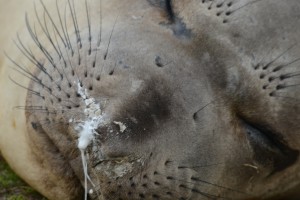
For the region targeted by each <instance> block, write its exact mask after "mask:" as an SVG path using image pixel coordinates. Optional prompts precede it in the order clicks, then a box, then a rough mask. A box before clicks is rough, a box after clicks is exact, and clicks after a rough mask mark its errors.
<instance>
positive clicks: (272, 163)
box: [241, 120, 299, 174]
mask: <svg viewBox="0 0 300 200" xmlns="http://www.w3.org/2000/svg"><path fill="white" fill-rule="evenodd" d="M241 124H242V126H243V128H244V131H245V133H246V137H247V139H248V140H249V142H250V145H251V146H252V149H253V152H254V159H255V160H256V161H257V162H258V163H259V164H261V165H263V166H265V167H271V168H272V172H271V174H272V173H276V172H278V171H282V170H284V169H285V168H287V167H289V166H290V165H292V164H294V163H295V162H296V160H297V158H298V155H299V152H298V151H296V150H294V149H291V148H290V147H289V146H288V145H287V144H286V143H285V142H284V140H283V138H282V137H281V136H280V134H278V133H276V132H275V131H274V130H272V128H270V127H269V126H267V125H262V124H258V123H252V122H249V121H246V120H242V123H241Z"/></svg>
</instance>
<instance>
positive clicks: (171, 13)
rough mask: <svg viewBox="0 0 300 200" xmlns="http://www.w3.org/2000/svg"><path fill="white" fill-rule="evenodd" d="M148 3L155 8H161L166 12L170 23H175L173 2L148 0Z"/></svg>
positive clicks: (170, 0)
mask: <svg viewBox="0 0 300 200" xmlns="http://www.w3.org/2000/svg"><path fill="white" fill-rule="evenodd" d="M148 2H149V3H150V4H151V5H152V6H155V7H159V8H161V9H162V10H164V11H165V13H166V14H167V16H168V19H169V21H170V22H174V20H175V14H174V11H173V5H172V0H148Z"/></svg>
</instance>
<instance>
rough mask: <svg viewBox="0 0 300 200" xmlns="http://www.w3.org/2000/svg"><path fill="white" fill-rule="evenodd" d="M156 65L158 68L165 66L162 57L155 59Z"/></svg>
mask: <svg viewBox="0 0 300 200" xmlns="http://www.w3.org/2000/svg"><path fill="white" fill-rule="evenodd" d="M155 64H156V66H157V67H163V66H164V64H163V61H162V58H161V57H160V56H156V57H155Z"/></svg>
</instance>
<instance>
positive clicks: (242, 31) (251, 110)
mask: <svg viewBox="0 0 300 200" xmlns="http://www.w3.org/2000/svg"><path fill="white" fill-rule="evenodd" d="M49 4H50V3H49ZM48 6H49V7H51V5H48V3H43V2H42V1H41V5H40V9H41V10H42V11H41V13H40V12H38V11H37V10H39V9H36V20H37V24H38V26H34V25H32V24H31V22H30V20H29V19H28V18H27V17H26V25H27V28H28V32H29V34H30V36H31V38H32V41H33V43H34V45H35V49H33V50H32V48H31V47H27V46H26V45H25V44H24V42H23V41H22V39H20V38H19V36H18V43H17V47H18V48H19V50H20V51H21V53H22V54H23V55H24V58H27V59H28V60H29V62H30V66H33V67H34V68H35V69H34V70H27V67H26V66H23V65H21V64H18V63H17V62H15V61H14V60H13V59H11V60H12V62H13V63H14V64H15V65H16V66H17V70H18V71H19V72H20V73H21V75H23V76H22V77H23V78H25V77H27V78H29V80H30V83H29V84H28V86H23V85H21V86H22V87H25V88H26V89H27V99H26V106H25V107H24V109H25V113H26V124H27V132H28V143H29V144H30V149H31V153H32V154H33V155H34V160H35V161H37V162H38V163H40V165H41V166H43V167H45V169H50V170H49V174H51V176H53V177H54V178H53V179H52V178H51V179H49V181H48V182H47V181H41V182H43V183H46V182H47V184H44V186H43V185H36V187H37V189H39V190H40V191H42V192H43V193H44V195H46V196H47V197H49V198H53V199H54V198H63V197H62V196H56V195H55V194H54V192H53V191H54V189H53V188H57V187H59V188H60V189H59V190H60V192H61V193H62V194H65V196H68V198H70V199H73V198H74V199H78V198H83V197H84V196H87V195H88V196H89V197H90V198H92V199H267V198H273V197H278V198H281V197H282V198H283V199H287V198H288V199H292V198H295V199H297V197H299V195H300V194H299V193H298V192H297V188H299V184H300V181H299V180H300V179H299V175H300V173H299V168H300V165H299V160H298V157H299V148H300V136H299V134H298V133H299V128H300V127H299V121H300V116H299V111H300V110H299V109H300V108H299V104H298V99H299V97H300V92H299V90H298V86H299V67H298V64H299V55H300V48H299V47H298V45H296V44H297V42H298V41H299V37H298V35H300V25H299V24H300V23H299V22H300V18H299V16H298V13H299V11H300V4H299V3H298V1H297V0H287V1H284V2H282V1H280V0H272V1H271V0H260V1H256V0H232V1H228V0H210V1H208V0H203V1H199V0H173V1H171V0H149V1H138V0H130V1H126V2H125V1H120V0H114V1H108V0H103V1H101V3H99V2H98V1H91V2H87V1H85V2H74V1H72V2H71V1H68V2H63V3H61V5H60V3H58V2H57V3H56V5H52V6H54V7H55V8H54V9H53V10H52V11H51V10H50V9H49V8H48ZM62 7H65V10H64V11H63V9H61V8H62ZM82 8H84V9H82ZM52 12H53V13H56V14H52ZM42 13H44V14H42ZM41 38H43V39H41ZM8 58H9V59H10V57H8ZM13 81H14V82H16V83H17V84H19V83H18V80H16V79H13ZM19 85H20V84H19ZM29 176H30V175H28V177H29ZM55 177H59V178H60V179H61V181H60V182H55V181H54V180H57V179H55ZM27 179H29V178H27ZM87 193H88V194H87Z"/></svg>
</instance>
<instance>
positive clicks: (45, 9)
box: [40, 0, 67, 47]
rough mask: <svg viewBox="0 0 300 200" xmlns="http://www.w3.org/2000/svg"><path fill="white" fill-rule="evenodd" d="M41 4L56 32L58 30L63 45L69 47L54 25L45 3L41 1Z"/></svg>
mask: <svg viewBox="0 0 300 200" xmlns="http://www.w3.org/2000/svg"><path fill="white" fill-rule="evenodd" d="M40 3H41V5H42V6H43V8H44V11H45V12H46V14H47V16H48V17H49V19H50V21H51V23H52V26H53V27H54V28H55V30H56V32H57V34H58V36H59V38H60V39H61V41H62V43H63V44H64V46H65V47H67V45H66V42H65V41H64V39H63V37H62V36H61V34H60V31H59V30H58V28H57V26H56V24H55V23H54V21H53V19H52V17H51V15H50V13H49V11H48V9H47V8H46V6H45V4H44V2H43V1H42V0H40Z"/></svg>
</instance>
